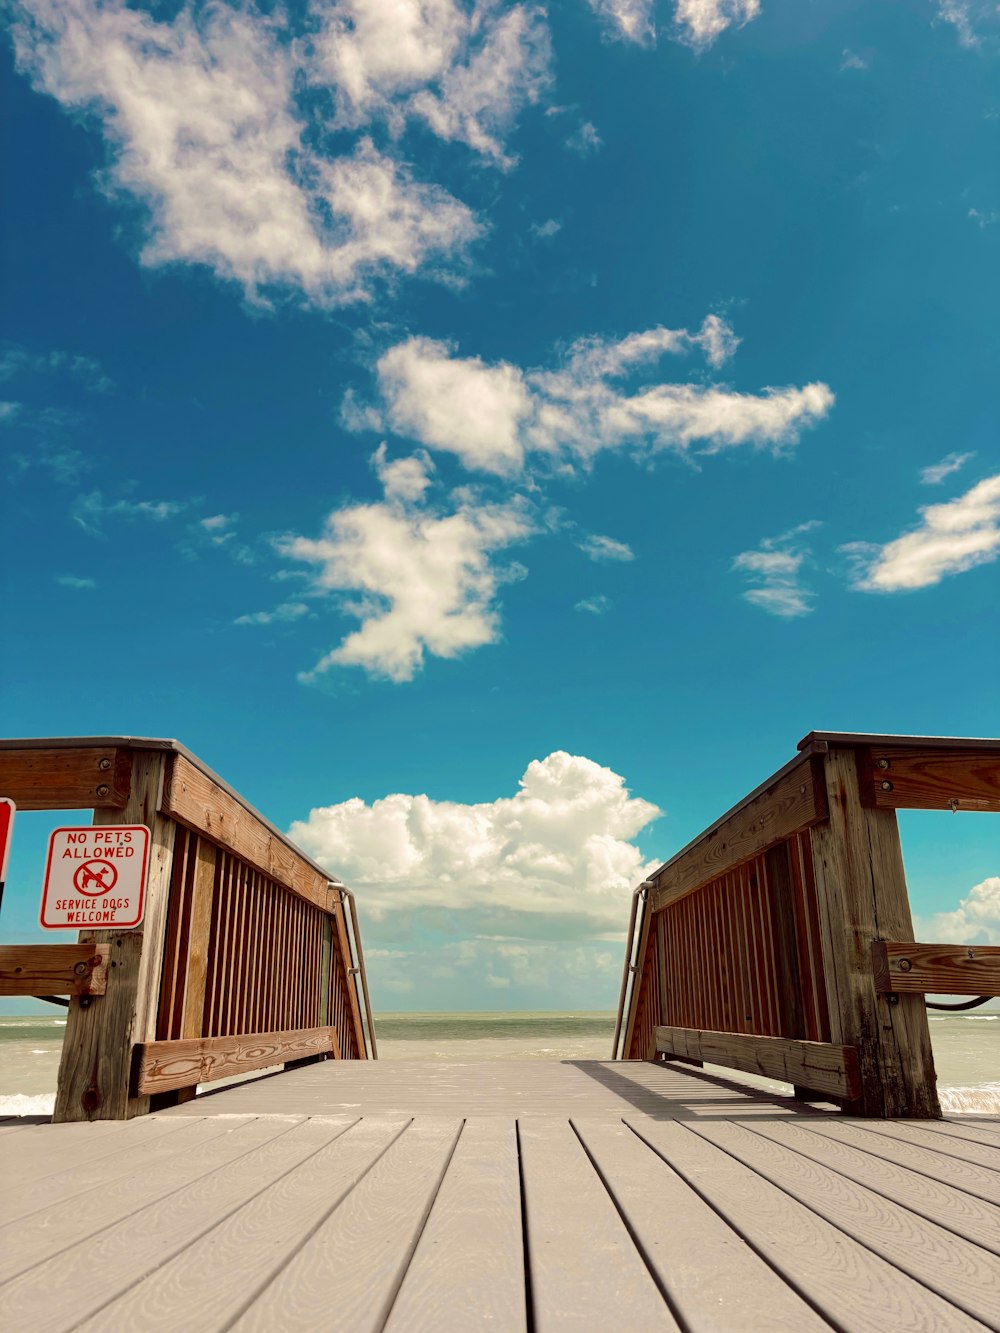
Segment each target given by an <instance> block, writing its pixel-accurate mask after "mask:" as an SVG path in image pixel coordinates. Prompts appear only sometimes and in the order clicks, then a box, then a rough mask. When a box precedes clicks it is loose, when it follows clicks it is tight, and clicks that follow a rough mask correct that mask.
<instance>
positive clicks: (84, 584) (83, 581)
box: [56, 574, 97, 592]
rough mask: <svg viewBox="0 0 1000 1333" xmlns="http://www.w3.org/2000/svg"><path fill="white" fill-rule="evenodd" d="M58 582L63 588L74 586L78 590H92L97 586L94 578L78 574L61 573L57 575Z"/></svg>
mask: <svg viewBox="0 0 1000 1333" xmlns="http://www.w3.org/2000/svg"><path fill="white" fill-rule="evenodd" d="M56 583H58V584H59V586H60V587H61V588H74V589H77V590H78V591H81V592H83V591H90V590H91V589H93V588H96V587H97V583H96V581H95V580H94V579H88V578H81V577H80V576H79V575H77V574H59V575H57V576H56Z"/></svg>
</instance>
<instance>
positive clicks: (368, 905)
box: [289, 750, 660, 937]
mask: <svg viewBox="0 0 1000 1333" xmlns="http://www.w3.org/2000/svg"><path fill="white" fill-rule="evenodd" d="M659 813H660V812H659V811H658V809H657V808H656V806H654V805H651V804H650V803H649V802H648V801H644V800H640V799H638V798H636V797H633V796H631V795H630V794H629V792H628V789H627V788H626V786H625V781H624V779H623V778H622V777H620V776H619V775H618V774H617V773H615V772H613V771H612V770H611V769H609V768H605V767H603V766H602V765H600V764H597V763H595V762H594V761H593V760H591V759H587V758H585V757H583V756H580V755H570V754H567V753H565V752H564V751H561V750H559V751H556V752H554V753H553V754H550V755H548V756H546V758H544V759H536V760H534V761H533V762H532V763H530V764H529V765H528V768H527V770H526V771H525V773H524V776H523V777H522V778H521V780H520V783H519V790H518V791H517V792H516V794H514V795H512V796H502V797H499V798H498V799H496V800H494V801H489V802H479V803H475V804H468V805H467V804H463V803H461V802H457V801H435V800H432V799H430V797H428V796H423V795H416V796H411V795H404V794H402V793H397V794H394V795H391V796H386V797H384V798H382V799H381V800H376V801H373V802H372V803H371V804H370V805H368V804H366V803H365V802H364V801H362V800H360V799H359V798H356V797H355V798H354V799H352V800H348V801H344V802H342V803H340V804H338V805H331V806H325V807H321V808H318V809H314V810H312V811H311V812H310V813H309V815H308V817H307V818H306V819H304V820H301V821H299V822H297V823H295V824H293V825H292V827H291V828H290V830H289V835H290V837H291V838H292V839H293V840H294V841H295V842H296V843H297V844H298V845H299V846H300V847H302V848H303V850H305V851H306V852H308V853H309V854H310V855H311V856H314V857H315V858H316V859H317V860H319V861H320V862H321V864H323V865H325V866H327V867H328V868H329V869H330V870H331V871H332V872H333V873H335V874H337V875H339V876H340V877H342V878H343V880H344V882H345V883H348V884H350V885H351V886H352V887H353V888H355V889H356V890H357V892H358V899H359V902H361V903H362V905H363V909H364V911H365V913H366V915H367V916H368V917H369V918H370V919H373V920H376V921H378V920H387V919H391V918H392V917H393V916H395V915H396V914H402V913H405V914H415V913H421V914H424V916H425V917H427V914H428V913H435V912H440V913H447V914H448V917H449V919H451V920H456V919H457V918H458V916H459V914H465V916H466V924H463V925H462V926H461V927H460V928H461V929H464V928H466V926H467V923H468V919H470V918H471V919H474V920H475V921H476V922H479V923H480V924H482V923H484V922H487V921H491V922H493V924H494V929H493V931H492V932H490V933H494V934H504V935H508V936H509V935H512V934H515V933H516V934H523V935H526V936H535V937H538V936H539V935H545V934H548V933H551V931H552V930H553V929H556V930H559V929H562V930H564V931H565V929H566V927H567V925H571V927H572V930H573V931H574V932H575V933H576V934H577V935H578V936H581V937H585V936H588V935H589V936H596V935H600V934H602V933H605V932H608V931H612V932H614V933H616V934H617V933H619V932H621V930H622V929H623V926H624V922H625V920H626V919H627V918H626V915H625V914H627V911H628V899H629V892H630V890H631V889H632V888H633V887H634V886H635V884H636V883H638V882H639V881H640V880H641V879H642V878H643V875H644V873H645V870H646V867H645V865H644V862H643V858H642V855H641V853H640V852H639V850H638V848H637V847H635V846H634V845H633V843H632V841H631V839H633V838H635V837H636V835H637V834H638V833H639V832H640V831H641V830H642V829H643V828H645V827H646V826H647V825H648V824H649V823H651V821H652V820H654V819H655V818H656V817H657V815H658V814H659ZM427 919H431V918H429V917H428V918H427ZM498 923H499V928H498Z"/></svg>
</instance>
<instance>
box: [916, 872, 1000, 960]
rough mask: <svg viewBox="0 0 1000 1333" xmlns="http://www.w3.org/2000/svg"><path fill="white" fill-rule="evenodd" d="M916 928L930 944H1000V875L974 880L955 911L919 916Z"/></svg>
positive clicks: (919, 935) (919, 937) (918, 936)
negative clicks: (975, 882) (976, 881)
mask: <svg viewBox="0 0 1000 1333" xmlns="http://www.w3.org/2000/svg"><path fill="white" fill-rule="evenodd" d="M914 929H915V932H916V936H917V939H919V940H926V941H927V942H928V943H930V944H1000V875H989V876H987V878H986V879H984V880H983V881H982V882H981V883H979V884H974V885H973V886H972V888H971V889H970V890H969V892H968V894H967V895H966V896H965V897H964V898H963V899H962V900H961V902H960V903H959V904H958V906H957V907H956V908H955V910H954V911H953V912H938V913H937V914H936V915H934V916H929V917H922V918H918V919H917V920H916V921H915V923H914Z"/></svg>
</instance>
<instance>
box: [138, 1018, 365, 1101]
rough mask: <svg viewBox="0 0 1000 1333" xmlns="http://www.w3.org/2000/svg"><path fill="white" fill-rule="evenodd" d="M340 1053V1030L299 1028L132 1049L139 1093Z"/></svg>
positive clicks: (141, 1046) (160, 1090)
mask: <svg viewBox="0 0 1000 1333" xmlns="http://www.w3.org/2000/svg"><path fill="white" fill-rule="evenodd" d="M338 1054H339V1046H338V1042H337V1033H336V1029H334V1028H332V1027H324V1028H297V1029H295V1030H293V1031H289V1032H256V1033H252V1034H251V1035H249V1036H244V1037H201V1038H190V1039H187V1040H182V1041H151V1042H146V1043H144V1044H142V1045H137V1046H135V1047H134V1048H133V1055H132V1060H133V1066H132V1067H133V1079H134V1082H135V1093H136V1095H137V1096H140V1097H143V1096H151V1095H152V1094H153V1093H156V1092H170V1091H172V1090H173V1089H175V1088H190V1087H193V1086H194V1085H195V1084H197V1083H211V1082H213V1081H214V1080H215V1079H220V1078H231V1077H232V1076H233V1075H235V1074H250V1073H252V1072H253V1071H254V1070H255V1069H268V1068H270V1067H271V1066H272V1065H282V1064H287V1063H291V1062H292V1061H296V1060H303V1059H307V1058H308V1057H309V1056H315V1055H333V1056H335V1057H336V1056H337V1055H338Z"/></svg>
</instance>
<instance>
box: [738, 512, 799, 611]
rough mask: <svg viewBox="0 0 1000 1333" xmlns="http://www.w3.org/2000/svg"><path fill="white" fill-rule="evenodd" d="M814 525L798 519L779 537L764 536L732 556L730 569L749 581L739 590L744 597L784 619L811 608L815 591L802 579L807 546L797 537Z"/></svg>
mask: <svg viewBox="0 0 1000 1333" xmlns="http://www.w3.org/2000/svg"><path fill="white" fill-rule="evenodd" d="M818 526H819V524H818V523H816V522H809V523H800V524H799V526H798V527H795V528H792V529H791V531H789V532H784V533H782V534H781V536H780V537H765V539H764V540H763V541H762V542H761V544H760V546H758V547H757V549H756V550H754V551H743V552H741V553H740V554H739V555H738V556H735V557H734V559H733V569H734V570H736V571H737V572H738V573H740V574H743V575H745V576H746V578H747V581H748V582H749V583H750V584H751V586H750V587H749V588H747V589H746V591H745V592H744V593H743V597H744V598H745V600H746V601H748V602H751V603H752V604H753V605H754V606H759V607H760V608H761V609H762V610H763V611H768V612H770V614H771V615H773V616H782V617H784V618H786V619H791V618H794V617H796V616H805V615H808V614H809V613H810V611H812V610H813V601H814V600H815V593H814V592H813V591H812V589H811V588H808V587H806V586H805V584H804V583H803V581H802V567H803V565H805V564H806V563H807V562H808V560H809V558H810V550H809V547H808V545H807V544H806V543H804V542H803V541H802V540H801V539H802V537H804V536H805V534H806V533H808V532H812V531H813V530H814V529H815V528H817V527H818Z"/></svg>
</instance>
